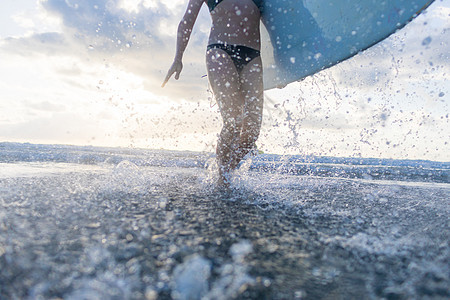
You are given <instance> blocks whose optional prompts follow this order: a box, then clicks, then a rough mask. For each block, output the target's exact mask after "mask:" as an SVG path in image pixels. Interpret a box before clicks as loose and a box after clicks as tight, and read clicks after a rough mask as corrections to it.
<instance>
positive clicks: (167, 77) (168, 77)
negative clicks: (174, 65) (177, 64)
mask: <svg viewBox="0 0 450 300" xmlns="http://www.w3.org/2000/svg"><path fill="white" fill-rule="evenodd" d="M172 74H173V73H171V72H169V73H167V75H166V78H165V79H164V82H163V84H162V85H161V87H164V86H165V85H166V83H167V82H168V81H169V79H170V77H171V76H172Z"/></svg>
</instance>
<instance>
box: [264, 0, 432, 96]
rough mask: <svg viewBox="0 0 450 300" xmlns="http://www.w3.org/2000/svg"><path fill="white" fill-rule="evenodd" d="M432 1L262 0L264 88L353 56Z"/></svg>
mask: <svg viewBox="0 0 450 300" xmlns="http://www.w3.org/2000/svg"><path fill="white" fill-rule="evenodd" d="M432 2H433V0H269V1H264V4H263V5H264V7H263V10H262V22H263V24H264V27H265V29H266V30H267V31H264V30H263V34H262V42H263V46H262V59H263V63H264V84H265V89H271V88H274V87H282V86H285V85H287V84H288V83H291V82H294V81H298V80H300V79H302V78H304V77H306V76H308V75H312V74H314V73H316V72H318V71H320V70H323V69H326V68H328V67H331V66H333V65H335V64H337V63H339V62H341V61H343V60H345V59H347V58H349V57H352V56H353V55H355V54H357V53H358V52H360V51H362V50H365V49H367V48H369V47H370V46H372V45H374V44H376V43H378V42H379V41H381V40H383V39H385V38H386V37H388V36H389V35H391V34H392V33H394V32H395V31H397V30H398V29H400V28H402V27H403V26H405V25H406V24H407V23H408V22H410V21H411V20H412V19H413V18H414V17H416V16H417V15H418V14H419V13H420V12H421V11H422V10H424V9H425V8H426V7H428V6H429V5H430V4H431V3H432ZM267 35H268V36H267ZM269 41H270V42H269Z"/></svg>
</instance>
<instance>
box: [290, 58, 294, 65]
mask: <svg viewBox="0 0 450 300" xmlns="http://www.w3.org/2000/svg"><path fill="white" fill-rule="evenodd" d="M290 60H291V63H293V64H295V57H294V56H292V57H291V59H290Z"/></svg>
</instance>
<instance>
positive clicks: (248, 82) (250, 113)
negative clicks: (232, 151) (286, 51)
mask: <svg viewBox="0 0 450 300" xmlns="http://www.w3.org/2000/svg"><path fill="white" fill-rule="evenodd" d="M262 74H263V73H262V62H261V57H257V58H254V59H253V60H252V61H251V62H250V63H248V64H247V65H246V66H245V67H244V69H243V70H242V71H241V74H240V88H241V91H242V94H243V96H244V103H245V104H244V107H243V120H242V128H241V132H240V140H239V148H238V151H237V153H236V156H235V157H234V159H233V161H232V162H231V165H230V167H231V169H234V168H236V167H237V165H238V164H239V162H240V161H241V160H242V159H243V158H244V156H245V155H247V153H248V152H249V151H250V150H252V149H253V148H255V142H256V140H257V139H258V136H259V133H260V130H261V123H262V114H263V104H264V86H263V78H262V77H263V76H262Z"/></svg>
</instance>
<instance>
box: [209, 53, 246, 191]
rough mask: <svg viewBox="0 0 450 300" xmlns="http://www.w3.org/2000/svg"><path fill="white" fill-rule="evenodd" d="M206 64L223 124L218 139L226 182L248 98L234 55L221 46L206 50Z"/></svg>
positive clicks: (220, 165)
mask: <svg viewBox="0 0 450 300" xmlns="http://www.w3.org/2000/svg"><path fill="white" fill-rule="evenodd" d="M206 65H207V69H208V78H209V82H210V85H211V88H212V90H213V93H214V97H215V98H216V101H217V104H218V105H219V109H220V113H221V115H222V119H223V127H222V130H221V132H220V135H219V140H218V142H217V149H216V153H217V163H218V165H219V174H220V176H221V180H222V181H223V182H224V183H226V179H227V178H226V177H227V174H228V173H229V172H230V171H231V170H232V168H233V166H234V163H233V162H234V161H236V154H237V152H238V151H239V148H240V143H241V137H240V136H241V131H242V126H243V122H244V119H245V118H244V116H243V111H244V105H245V99H244V97H243V95H242V93H241V89H240V85H241V82H240V79H239V74H238V72H237V70H236V67H235V65H234V63H233V61H232V60H231V58H230V56H229V55H228V54H227V53H226V52H225V51H223V50H221V49H215V48H213V49H210V50H208V51H207V53H206Z"/></svg>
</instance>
